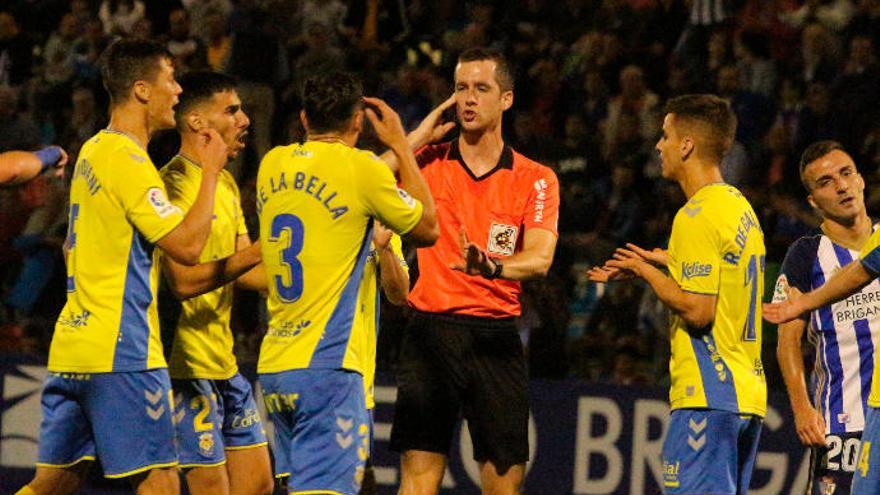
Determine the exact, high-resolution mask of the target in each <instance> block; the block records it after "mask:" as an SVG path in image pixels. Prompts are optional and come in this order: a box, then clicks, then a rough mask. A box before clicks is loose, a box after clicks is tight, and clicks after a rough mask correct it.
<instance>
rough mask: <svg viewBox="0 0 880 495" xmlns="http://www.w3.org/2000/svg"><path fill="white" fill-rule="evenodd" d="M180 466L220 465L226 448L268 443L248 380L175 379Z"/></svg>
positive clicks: (235, 448) (237, 377) (172, 382)
mask: <svg viewBox="0 0 880 495" xmlns="http://www.w3.org/2000/svg"><path fill="white" fill-rule="evenodd" d="M171 386H172V388H173V389H174V422H175V427H176V428H177V451H178V455H179V456H180V467H182V468H186V467H196V466H217V465H220V464H223V463H224V462H226V454H225V452H224V451H225V450H238V449H248V448H253V447H259V446H261V445H266V444H267V442H266V432H265V431H264V430H263V423H262V422H261V421H260V413H259V412H257V403H256V402H254V394H253V392H252V391H251V385H250V383H248V381H247V380H246V379H245V378H244V377H243V376H241V374H239V373H236V374H235V375H234V376H233V377H232V378H230V379H228V380H207V379H192V380H171Z"/></svg>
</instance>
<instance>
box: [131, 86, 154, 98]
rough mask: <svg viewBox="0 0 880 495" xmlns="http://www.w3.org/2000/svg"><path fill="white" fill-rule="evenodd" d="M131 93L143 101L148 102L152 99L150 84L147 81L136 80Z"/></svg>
mask: <svg viewBox="0 0 880 495" xmlns="http://www.w3.org/2000/svg"><path fill="white" fill-rule="evenodd" d="M131 93H132V94H133V95H134V97H135V98H136V99H137V101H139V102H141V103H146V102H148V101H150V94H151V93H152V91H151V88H150V85H149V84H148V83H147V82H146V81H135V82H134V85H133V86H132V88H131Z"/></svg>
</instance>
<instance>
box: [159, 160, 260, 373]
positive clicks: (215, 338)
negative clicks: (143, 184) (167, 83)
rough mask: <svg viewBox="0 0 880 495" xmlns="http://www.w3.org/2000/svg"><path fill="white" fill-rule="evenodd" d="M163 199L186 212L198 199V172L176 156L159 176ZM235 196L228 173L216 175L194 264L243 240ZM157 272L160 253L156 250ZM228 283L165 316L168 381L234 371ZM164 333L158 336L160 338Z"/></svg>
mask: <svg viewBox="0 0 880 495" xmlns="http://www.w3.org/2000/svg"><path fill="white" fill-rule="evenodd" d="M159 175H161V177H162V180H163V181H164V182H165V188H166V190H167V191H168V199H169V200H170V201H171V203H172V204H174V205H175V206H177V207H178V208H180V209H181V210H183V211H184V212H186V211H189V209H190V208H192V205H193V203H195V201H196V197H198V194H199V187H200V186H201V182H202V169H201V168H200V167H199V166H198V165H196V164H195V163H194V162H193V161H191V160H189V159H187V158H186V157H184V156H182V155H177V156H175V157H174V158H173V159H172V160H171V161H170V162H168V164H167V165H165V166H164V167H162V170H160V171H159ZM247 234H248V231H247V226H245V223H244V213H243V212H242V210H241V194H240V193H239V190H238V185H237V184H236V183H235V179H234V178H233V177H232V174H231V173H229V171H227V170H223V171H222V172H220V176H219V180H218V181H217V190H216V192H215V193H214V215H213V219H212V221H211V233H210V235H209V236H208V240H207V242H206V243H205V247H204V249H203V250H202V254H201V255H200V256H199V263H210V262H212V261H217V260H219V259H223V258H228V257H229V256H232V255H233V254H235V250H236V244H237V242H238V237H239V236H242V235H247ZM156 256H157V259H156V261H157V263H156V264H155V266H154V268H153V269H154V270H160V266H161V263H160V262H159V261H160V260H161V257H162V256H163V253H162V250H161V249H157V250H156ZM233 286H234V284H233V283H229V284H226V285H224V286H222V287H219V288H217V289H214V290H213V291H211V292H207V293H205V294H202V295H200V296H196V297H192V298H190V299H187V300H185V301H181V302H177V301H174V302H173V303H172V304H171V305H170V306H172V307H174V308H175V309H176V310H177V311H173V314H171V315H162V318H163V322H165V318H166V316H168V317H170V318H169V320H170V321H169V322H168V323H170V324H171V325H170V326H172V327H173V328H171V329H170V330H171V331H173V332H174V340H173V343H172V344H171V352H170V353H169V358H168V372H169V373H170V374H171V378H179V379H194V378H205V379H210V380H226V379H229V378H231V377H232V376H233V375H235V374H236V373H237V372H238V364H237V363H236V360H235V355H234V354H233V352H232V347H233V343H234V339H233V336H232V329H231V327H230V316H231V314H232V298H233V292H234V288H233ZM164 333H165V332H164V331H163V334H164Z"/></svg>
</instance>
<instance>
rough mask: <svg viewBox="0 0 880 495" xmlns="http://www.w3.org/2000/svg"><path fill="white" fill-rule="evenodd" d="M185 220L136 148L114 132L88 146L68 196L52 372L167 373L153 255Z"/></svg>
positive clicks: (101, 135)
mask: <svg viewBox="0 0 880 495" xmlns="http://www.w3.org/2000/svg"><path fill="white" fill-rule="evenodd" d="M182 220H183V214H182V213H181V211H180V209H179V208H177V207H176V206H174V205H173V204H171V202H170V201H169V200H168V197H167V194H166V191H165V186H164V184H163V183H162V179H161V178H160V177H159V172H158V171H157V170H156V167H155V166H154V165H153V162H151V161H150V158H149V156H147V152H146V151H145V150H144V149H143V148H141V147H140V146H139V145H138V144H137V142H136V141H134V140H133V139H132V138H131V137H129V136H127V135H125V134H122V133H119V132H115V131H111V130H103V131H101V132H99V133H98V134H96V135H95V136H94V137H92V138H91V139H89V140H88V141H86V143H85V144H84V145H83V147H82V149H81V150H80V154H79V159H78V160H77V163H76V166H75V168H74V171H73V180H72V182H71V188H70V219H69V223H68V231H67V239H66V241H65V251H66V258H67V304H65V306H64V309H62V311H61V314H60V315H59V316H58V321H57V323H56V325H55V334H54V335H53V337H52V344H51V346H50V348H49V370H50V371H69V372H93V373H100V372H122V371H143V370H147V369H153V368H163V367H165V365H166V364H165V358H164V356H163V355H162V343H161V340H160V337H159V315H158V310H157V306H156V287H157V285H158V273H156V272H153V271H152V265H153V257H152V251H153V245H154V244H155V243H156V242H157V241H159V240H161V239H162V238H163V237H164V236H165V235H166V234H168V233H169V232H171V231H172V230H173V229H174V228H175V227H177V225H178V224H179V223H180V222H181V221H182Z"/></svg>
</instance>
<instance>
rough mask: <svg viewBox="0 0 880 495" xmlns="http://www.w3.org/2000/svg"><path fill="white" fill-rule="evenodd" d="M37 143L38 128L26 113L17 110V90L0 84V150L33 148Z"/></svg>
mask: <svg viewBox="0 0 880 495" xmlns="http://www.w3.org/2000/svg"><path fill="white" fill-rule="evenodd" d="M39 144H40V131H39V129H37V126H36V125H34V122H33V120H31V119H30V117H28V116H27V114H25V113H23V112H20V111H19V90H17V89H16V88H12V87H9V86H4V85H0V152H3V151H9V150H13V149H19V150H33V149H36V147H37V146H39Z"/></svg>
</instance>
